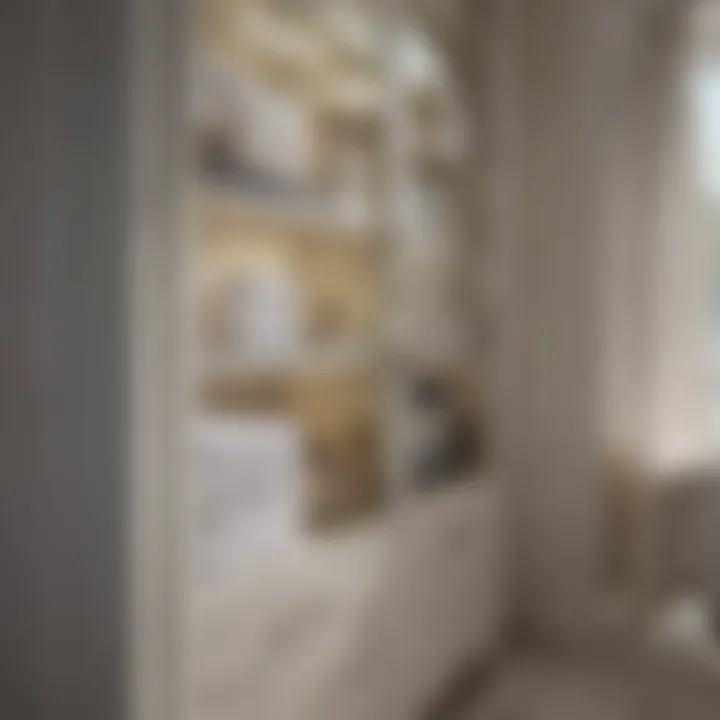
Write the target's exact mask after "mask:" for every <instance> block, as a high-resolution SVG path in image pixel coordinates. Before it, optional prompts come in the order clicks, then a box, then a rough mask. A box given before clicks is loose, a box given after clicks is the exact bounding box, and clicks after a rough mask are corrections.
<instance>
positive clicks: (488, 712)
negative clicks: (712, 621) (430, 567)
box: [457, 598, 720, 720]
mask: <svg viewBox="0 0 720 720" xmlns="http://www.w3.org/2000/svg"><path fill="white" fill-rule="evenodd" d="M706 609H707V608H706V607H704V606H703V604H702V603H701V602H699V601H698V599H697V598H685V599H681V600H680V601H678V602H677V603H674V604H673V605H672V606H671V607H669V608H668V609H667V611H666V612H664V613H662V614H661V615H660V616H659V617H658V621H657V625H656V627H653V628H651V629H650V630H649V631H648V633H647V636H646V637H645V640H644V641H638V642H626V641H623V640H621V641H620V642H617V643H614V644H613V645H612V646H611V647H609V648H605V649H604V650H602V651H599V652H594V653H592V654H590V653H588V654H585V655H584V656H572V657H562V656H559V655H557V654H551V653H547V652H544V653H543V652H539V651H535V652H526V653H523V654H522V655H520V656H519V657H516V658H515V659H512V660H510V661H508V662H507V663H505V665H504V667H503V668H502V670H501V671H500V672H499V675H498V677H497V678H496V679H494V680H493V681H492V683H490V684H489V686H487V687H485V688H484V689H482V691H480V692H479V693H478V696H477V697H476V698H475V699H474V700H472V701H471V702H470V703H469V704H468V707H467V708H466V709H465V710H464V711H463V712H462V713H461V714H460V716H459V717H458V718H457V720H566V719H567V720H716V719H717V718H720V644H718V643H717V641H714V640H713V638H712V635H711V633H710V632H709V626H708V624H707V621H706V620H707V612H706ZM630 648H633V649H630Z"/></svg>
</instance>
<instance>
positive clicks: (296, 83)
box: [194, 0, 479, 528]
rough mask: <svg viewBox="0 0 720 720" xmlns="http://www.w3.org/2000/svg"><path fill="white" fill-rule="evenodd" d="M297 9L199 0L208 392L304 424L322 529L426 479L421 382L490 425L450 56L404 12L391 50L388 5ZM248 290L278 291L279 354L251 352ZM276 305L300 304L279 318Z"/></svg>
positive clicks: (240, 407) (446, 473)
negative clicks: (464, 231) (468, 375)
mask: <svg viewBox="0 0 720 720" xmlns="http://www.w3.org/2000/svg"><path fill="white" fill-rule="evenodd" d="M313 5H317V8H316V10H315V11H313V8H312V6H313ZM304 7H305V9H304V10H303V9H302V7H301V5H298V4H292V3H290V4H288V3H283V2H279V1H278V0H275V1H274V2H273V1H272V0H201V1H200V10H199V13H198V24H199V28H200V30H199V32H198V36H197V47H196V60H197V62H198V78H199V82H200V84H201V86H202V87H201V92H199V93H198V94H197V97H196V101H195V103H194V106H195V108H196V125H197V128H198V146H199V150H200V152H199V163H198V169H199V172H198V181H197V189H198V208H199V213H198V215H199V227H200V234H201V237H200V238H199V252H198V253H197V256H198V257H199V259H200V263H199V265H200V267H199V270H198V278H197V279H198V285H199V287H200V288H201V291H200V296H201V297H202V304H203V307H202V308H201V315H200V317H201V325H202V327H203V331H204V332H205V347H204V348H203V351H202V352H201V358H202V362H201V369H202V374H203V378H202V389H201V402H202V403H203V407H205V409H207V410H210V411H217V410H218V409H220V410H222V411H223V412H232V413H236V414H238V415H243V414H246V413H257V412H265V411H272V412H274V413H277V412H283V413H285V414H286V415H287V416H290V417H294V418H295V419H296V420H297V422H298V423H299V424H300V425H301V426H302V431H303V433H304V435H305V437H306V439H307V447H308V473H307V475H308V477H309V478H310V480H309V482H310V484H311V485H312V486H313V490H312V491H311V492H309V493H307V496H308V497H310V498H312V500H311V502H310V506H309V507H308V508H306V509H305V510H306V513H305V514H306V516H307V517H308V518H310V525H311V526H312V527H314V528H323V527H326V526H331V525H334V524H335V523H336V522H344V521H346V520H348V519H350V518H352V517H354V516H355V515H358V514H362V513H364V512H367V511H370V510H372V509H377V508H379V507H381V506H382V505H383V504H385V503H386V502H387V498H388V496H389V495H392V496H396V495H397V493H400V494H401V495H402V494H404V493H407V492H411V491H412V488H413V486H415V485H417V484H418V482H419V480H418V477H417V476H418V472H419V470H418V467H419V466H420V465H421V464H422V461H421V460H420V459H419V457H418V453H423V452H425V450H424V449H423V447H422V446H423V444H428V442H429V443H430V444H432V442H433V440H432V439H428V438H427V437H425V438H423V437H416V436H415V435H417V428H418V423H420V424H422V422H424V421H423V419H422V418H421V417H420V416H421V415H423V413H425V414H427V412H428V410H429V408H427V407H421V405H422V402H423V401H422V400H421V399H420V396H421V395H423V392H422V391H421V390H418V388H420V387H425V388H429V387H430V386H431V385H432V386H433V388H434V389H433V390H432V392H431V393H430V394H431V395H432V396H433V397H434V398H435V399H434V400H433V401H432V403H431V404H433V403H439V404H440V406H442V407H435V408H434V410H435V411H437V412H438V413H445V414H446V415H450V414H454V416H455V417H454V418H452V419H450V418H442V419H441V422H445V423H447V422H450V420H452V422H456V424H457V423H460V422H462V423H464V424H465V426H466V427H465V429H464V431H463V432H464V433H465V435H471V434H472V433H473V432H475V431H476V430H478V428H477V422H476V420H477V418H473V417H472V416H473V413H476V412H477V408H476V407H474V406H473V401H472V398H473V396H474V394H473V392H472V389H471V388H470V386H469V384H468V382H467V380H466V379H465V378H463V377H462V376H463V373H464V372H465V369H466V368H467V366H468V365H469V364H470V365H472V362H469V356H468V349H467V342H466V336H467V335H468V334H469V333H468V330H469V329H468V328H466V327H464V326H463V323H462V318H463V312H462V311H460V310H459V308H460V304H461V303H462V302H463V301H464V300H465V297H464V296H463V292H462V287H461V286H462V284H463V282H464V277H463V275H462V265H463V262H464V261H465V258H464V257H463V256H462V253H461V249H460V244H459V242H458V232H457V230H458V228H457V227H455V226H454V223H456V222H457V217H456V216H457V213H455V212H454V211H455V207H454V206H453V203H454V202H455V196H456V195H457V190H458V186H459V185H460V184H461V183H462V182H463V177H464V176H463V163H464V162H465V157H464V151H465V147H464V138H463V133H462V127H461V123H460V117H459V116H458V113H457V103H456V101H455V98H453V96H452V92H451V91H450V90H449V88H451V87H452V82H451V77H450V76H449V74H448V73H449V71H448V67H447V65H446V64H445V63H444V62H443V59H442V57H441V55H440V53H439V52H438V51H437V50H435V49H434V48H433V43H432V41H431V39H430V38H428V37H427V36H425V35H423V34H422V32H420V31H418V30H417V29H416V28H415V27H414V26H412V25H411V24H407V25H403V26H402V27H401V28H399V30H401V32H400V34H399V37H400V38H401V41H400V42H399V43H396V42H395V41H393V43H392V45H393V47H388V43H387V39H388V34H387V32H386V31H387V28H386V26H384V25H383V23H386V22H387V18H386V17H385V18H383V17H380V16H379V15H377V10H376V15H375V16H374V15H373V14H372V12H371V10H370V6H369V5H367V4H358V3H354V4H353V3H351V2H338V3H321V2H320V3H307V4H306V5H305V6H304ZM395 46H397V47H395ZM268 128H271V129H272V131H270V130H268ZM288 138H290V139H294V142H295V145H293V143H292V142H288ZM283 282H284V283H286V284H287V285H288V287H290V286H291V288H290V289H288V290H287V292H286V291H283V290H281V289H280V288H281V285H282V283H283ZM253 285H254V286H256V287H255V290H252V286H253ZM248 288H250V289H248ZM258 288H259V289H258ZM251 292H255V293H256V294H257V293H260V295H262V293H265V294H266V295H267V296H268V298H269V299H268V298H266V300H267V303H269V307H268V308H266V309H265V312H268V313H270V316H272V317H270V316H268V317H269V319H268V320H267V322H266V323H265V324H266V325H271V324H272V323H275V322H277V323H279V326H282V327H283V328H284V331H287V332H289V333H290V334H292V335H293V337H292V339H287V341H286V342H285V344H284V345H283V348H282V349H279V348H274V349H272V351H271V352H269V354H267V355H263V353H262V352H259V351H258V350H257V349H253V348H248V347H244V346H246V345H248V343H249V344H252V343H251V342H250V341H251V340H252V337H251V336H252V333H251V332H248V330H247V328H246V327H245V326H244V325H243V323H242V316H243V311H241V310H238V306H239V305H240V304H242V303H243V302H247V300H243V297H244V296H246V295H248V294H250V293H251ZM273 293H275V295H273ZM284 293H285V296H284V299H283V297H281V296H283V294H284ZM273 298H274V299H273ZM261 301H262V297H260V299H256V300H255V302H256V303H259V304H262V302H261ZM283 302H284V303H285V305H286V306H287V307H286V308H285V311H287V312H289V313H290V314H291V315H293V318H292V319H288V318H286V319H285V320H284V321H279V320H278V319H277V317H275V316H274V315H273V313H277V312H280V310H279V309H278V308H277V307H273V303H275V304H278V303H279V304H280V305H282V303H283ZM239 317H240V320H239V319H238V318H239ZM290 326H293V327H292V331H291V330H290ZM256 329H257V328H256ZM208 333H209V334H208ZM261 334H262V333H261ZM211 336H212V337H211ZM248 338H250V339H248ZM265 340H267V338H266V339H265ZM268 342H270V341H268ZM270 344H272V343H270ZM280 344H281V345H282V343H280ZM273 388H274V390H273ZM363 395H364V396H365V397H366V398H370V399H371V401H369V402H364V403H361V404H360V405H362V409H361V410H358V407H359V405H358V403H357V401H356V400H357V398H358V397H359V396H363ZM425 395H427V393H425ZM330 397H331V398H332V402H329V400H328V398H330ZM428 397H429V396H428ZM262 398H270V399H269V400H268V406H267V407H264V406H263V400H262ZM313 398H316V401H317V402H316V405H317V406H316V407H315V409H313V407H314V401H313ZM426 399H427V398H426ZM330 408H332V409H330ZM333 413H334V414H333ZM321 416H322V418H323V419H322V420H319V419H318V418H320V417H321ZM460 416H462V417H461V418H460ZM473 423H474V424H473ZM337 428H342V429H343V430H342V432H339V431H336V430H337ZM448 432H450V431H448ZM478 432H479V430H478ZM368 438H372V441H371V440H369V439H368ZM446 452H450V451H446ZM467 452H470V451H467ZM472 452H473V453H476V451H475V450H473V451H472ZM368 454H370V455H372V459H371V461H370V462H367V458H366V457H365V456H367V455H368ZM339 457H342V460H337V461H336V460H333V459H332V458H335V459H337V458H339ZM426 462H428V463H430V464H431V465H432V464H433V463H436V464H437V463H439V464H438V467H437V470H436V472H435V474H436V475H438V477H440V476H441V477H443V478H448V477H459V476H463V477H465V476H467V475H469V474H472V468H469V467H467V464H468V460H467V458H465V459H463V460H460V459H456V461H453V460H451V459H449V458H446V459H445V460H444V461H442V462H441V461H440V460H437V461H436V460H427V461H426ZM456 465H457V466H456ZM341 467H342V468H344V470H341V469H340V468H341ZM361 467H365V468H369V467H371V468H372V470H367V472H368V476H367V477H365V478H364V479H363V478H358V477H357V473H356V472H355V471H354V469H353V468H361ZM343 474H344V477H343ZM350 476H352V478H351V477H350ZM438 482H443V481H442V480H438ZM363 484H364V486H365V497H364V498H361V496H362V495H363V492H362V487H363ZM419 484H421V485H422V484H423V482H419ZM343 485H345V487H346V489H347V494H346V496H345V498H344V499H343V491H342V487H343Z"/></svg>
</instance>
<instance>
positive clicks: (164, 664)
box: [127, 0, 191, 720]
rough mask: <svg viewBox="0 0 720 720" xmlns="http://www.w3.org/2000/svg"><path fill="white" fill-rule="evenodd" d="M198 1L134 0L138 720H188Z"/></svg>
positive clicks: (133, 550)
mask: <svg viewBox="0 0 720 720" xmlns="http://www.w3.org/2000/svg"><path fill="white" fill-rule="evenodd" d="M189 5H190V3H189V2H188V0H131V2H130V3H129V11H130V12H132V14H133V17H132V23H131V29H132V30H131V37H130V38H129V41H130V43H131V46H130V48H128V55H127V56H128V58H129V59H130V73H129V74H130V77H131V82H130V84H129V87H128V93H129V97H128V107H129V110H130V117H129V118H128V122H129V124H130V127H131V132H132V158H131V177H130V181H131V183H132V207H131V209H130V215H131V235H130V245H131V247H130V252H129V253H128V261H129V268H128V272H127V277H128V278H129V282H130V284H131V287H130V292H129V293H128V296H129V297H130V304H131V307H130V309H129V317H130V321H129V327H128V333H129V346H130V357H129V362H128V367H129V369H130V378H129V387H130V392H131V398H130V412H129V422H130V424H131V427H130V429H129V436H130V438H131V447H130V462H129V470H130V476H131V477H130V482H131V492H130V496H131V500H130V507H129V512H128V517H129V524H130V527H129V529H128V538H129V548H128V555H127V557H128V563H129V567H128V572H127V577H128V579H129V582H128V594H129V597H128V598H127V600H128V606H129V608H130V618H129V628H130V640H129V649H128V664H129V668H128V670H129V672H128V675H129V678H128V679H129V683H128V684H129V687H128V692H129V698H128V701H129V713H128V716H129V718H130V719H131V720H188V717H189V713H188V708H187V702H186V692H187V690H186V689H187V686H188V683H187V659H188V650H187V645H186V635H187V599H188V582H187V568H188V562H189V561H188V558H189V553H188V552H187V551H186V550H187V541H188V535H189V533H188V530H187V528H188V524H187V519H186V518H187V513H186V512H185V507H186V505H187V503H186V497H187V492H186V489H187V487H188V486H187V484H186V482H185V474H184V473H185V470H184V468H185V467H186V466H187V463H185V462H184V461H183V452H184V450H183V449H184V448H185V447H186V443H184V442H183V433H184V423H185V421H186V418H187V417H188V410H189V402H190V399H191V392H190V388H191V385H190V379H191V373H190V367H191V362H190V353H189V348H190V343H189V342H188V339H189V326H190V317H191V315H190V313H189V312H188V310H189V307H188V301H189V292H188V290H189V282H188V275H187V268H188V267H189V249H190V247H191V244H190V241H191V232H190V230H191V223H190V222H189V213H188V212H187V208H188V205H189V204H188V203H187V202H186V201H187V200H188V199H189V194H188V190H189V187H190V185H189V179H190V178H191V175H190V173H189V169H190V165H189V159H190V158H189V154H190V153H189V151H190V143H189V142H188V140H189V135H188V133H187V128H188V124H187V119H188V112H187V108H188V103H187V97H188V93H187V87H188V80H189V73H188V68H189V62H190V59H191V53H190V43H189V40H190V32H189V30H190V17H191V13H190V7H189Z"/></svg>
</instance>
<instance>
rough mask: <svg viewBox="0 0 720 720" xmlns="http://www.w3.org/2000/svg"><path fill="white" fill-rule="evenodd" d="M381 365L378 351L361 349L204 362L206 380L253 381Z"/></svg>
mask: <svg viewBox="0 0 720 720" xmlns="http://www.w3.org/2000/svg"><path fill="white" fill-rule="evenodd" d="M377 366H378V357H377V354H376V353H375V354H373V353H369V352H363V351H361V350H359V349H340V350H337V351H323V352H317V353H304V354H300V355H297V356H296V357H289V358H287V359H286V360H270V361H268V360H267V359H262V358H238V357H225V358H223V357H216V358H213V359H209V360H207V361H206V362H205V363H204V366H203V372H204V375H205V377H206V378H207V379H209V380H211V381H218V380H229V381H232V380H238V381H245V380H247V381H252V380H255V379H272V378H292V377H297V376H307V375H320V374H322V375H347V374H358V373H360V374H365V373H368V372H371V371H372V370H374V369H375V368H376V367H377Z"/></svg>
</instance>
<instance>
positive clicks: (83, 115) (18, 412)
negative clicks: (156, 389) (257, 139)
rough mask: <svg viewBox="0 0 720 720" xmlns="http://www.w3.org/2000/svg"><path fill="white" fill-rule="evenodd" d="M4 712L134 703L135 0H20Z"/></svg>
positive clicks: (9, 130) (0, 606)
mask: <svg viewBox="0 0 720 720" xmlns="http://www.w3.org/2000/svg"><path fill="white" fill-rule="evenodd" d="M3 11H4V13H3V16H4V17H3V22H2V23H1V24H0V27H1V28H2V30H0V34H1V36H2V37H0V47H1V48H2V50H1V51H0V52H2V58H3V60H2V63H0V66H1V67H2V69H3V73H4V82H3V88H4V91H3V92H4V105H3V108H4V109H3V136H2V137H3V147H2V165H1V166H2V172H3V192H2V198H3V200H2V203H3V207H2V212H0V217H1V218H2V243H0V288H2V302H0V314H1V319H0V327H1V328H2V356H1V359H0V378H1V380H0V397H2V402H1V403H0V407H1V408H2V409H1V410H0V418H2V420H1V424H0V427H1V431H0V438H1V439H0V458H2V468H3V469H2V477H3V480H2V491H0V492H1V495H2V499H1V500H0V507H2V519H1V520H0V569H1V570H0V572H1V573H2V576H1V577H0V582H1V584H2V593H0V634H1V635H2V638H3V642H2V652H1V653H0V657H2V667H1V668H0V714H2V715H3V717H8V718H18V719H20V718H22V719H23V720H44V719H45V718H48V719H49V718H54V719H56V720H65V719H66V718H67V719H68V720H70V718H73V719H74V720H82V719H83V718H87V719H88V720H95V719H96V718H104V719H106V720H113V719H119V718H121V717H123V715H124V705H125V673H124V658H125V647H124V645H125V638H126V623H125V612H126V609H127V608H126V606H125V602H124V597H125V588H126V586H127V582H126V578H125V575H124V570H123V564H124V541H125V533H124V522H125V510H124V507H125V502H126V490H125V485H124V470H125V439H126V438H125V432H124V418H125V398H124V394H125V388H126V383H125V379H124V372H125V364H124V360H123V358H124V354H125V343H124V337H123V333H122V329H123V327H124V324H125V300H126V292H125V287H124V270H123V268H124V263H125V257H124V247H125V240H126V233H127V225H126V223H127V204H126V203H127V199H128V197H127V184H126V183H127V178H128V175H127V170H128V160H127V150H128V136H127V130H128V127H127V123H126V118H125V112H126V109H127V108H126V99H125V93H126V91H127V89H128V84H127V82H128V77H127V70H128V67H127V62H126V61H127V54H126V53H127V47H126V42H127V40H128V27H129V24H128V14H127V7H126V4H125V3H122V2H114V1H112V0H111V1H110V2H104V3H102V4H97V3H92V2H81V1H73V0H63V1H62V2H44V1H40V2H34V3H26V2H19V1H18V2H15V1H14V0H13V1H11V2H9V3H6V4H5V5H4V6H3Z"/></svg>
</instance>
